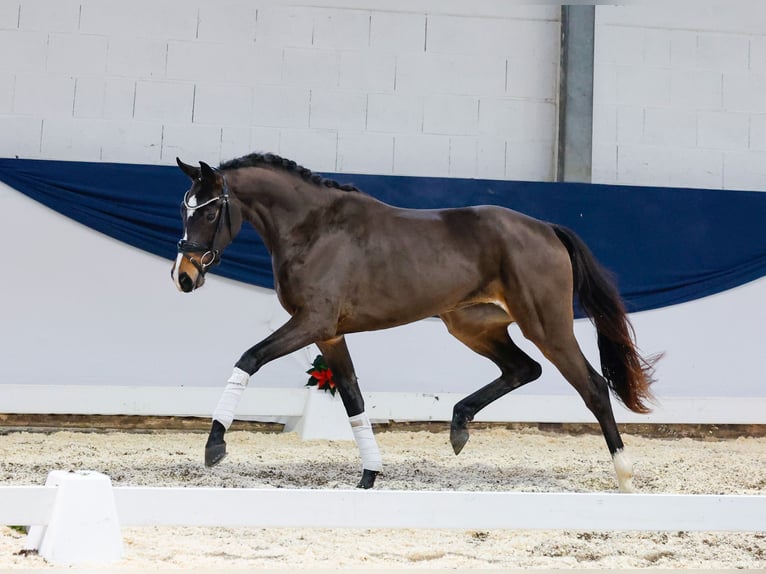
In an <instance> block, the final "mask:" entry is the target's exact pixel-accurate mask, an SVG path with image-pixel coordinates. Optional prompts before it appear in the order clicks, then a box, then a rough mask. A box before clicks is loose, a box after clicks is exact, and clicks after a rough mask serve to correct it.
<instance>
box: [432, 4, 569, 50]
mask: <svg viewBox="0 0 766 574" xmlns="http://www.w3.org/2000/svg"><path fill="white" fill-rule="evenodd" d="M558 37H559V24H558V22H552V21H545V20H531V19H524V18H519V19H516V18H514V19H510V18H508V19H506V18H485V17H464V16H452V15H435V14H432V15H429V16H428V31H427V40H426V42H427V44H426V51H427V52H434V53H442V54H468V55H472V56H475V57H477V58H483V57H486V56H487V55H489V54H492V55H499V56H503V57H506V56H513V57H516V58H519V59H533V58H536V57H538V56H539V55H540V54H545V55H546V56H545V57H546V58H548V57H552V55H553V53H554V52H553V51H552V50H551V46H549V44H550V45H553V46H555V45H557V42H558Z"/></svg>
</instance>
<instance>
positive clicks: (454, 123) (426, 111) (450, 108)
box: [423, 95, 479, 135]
mask: <svg viewBox="0 0 766 574" xmlns="http://www.w3.org/2000/svg"><path fill="white" fill-rule="evenodd" d="M478 122H479V99H478V98H476V97H473V96H442V95H433V96H426V98H425V102H424V106H423V132H424V133H427V134H428V133H430V134H455V135H474V134H476V131H477V128H478Z"/></svg>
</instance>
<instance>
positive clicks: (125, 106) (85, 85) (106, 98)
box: [74, 77, 136, 119]
mask: <svg viewBox="0 0 766 574" xmlns="http://www.w3.org/2000/svg"><path fill="white" fill-rule="evenodd" d="M135 92H136V83H135V82H134V81H133V80H129V79H125V78H110V79H106V80H104V79H101V78H90V77H82V78H77V80H76V84H75V94H74V117H76V118H78V117H79V118H106V119H127V118H132V117H133V103H134V97H135Z"/></svg>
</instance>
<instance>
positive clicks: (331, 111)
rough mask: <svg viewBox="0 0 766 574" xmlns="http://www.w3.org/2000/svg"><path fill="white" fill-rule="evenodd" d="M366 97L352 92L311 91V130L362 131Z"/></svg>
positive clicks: (365, 114)
mask: <svg viewBox="0 0 766 574" xmlns="http://www.w3.org/2000/svg"><path fill="white" fill-rule="evenodd" d="M366 117H367V96H366V95H365V94H359V93H354V92H345V91H337V90H323V89H316V90H312V91H311V116H310V119H309V125H310V126H311V127H312V128H328V129H335V130H342V129H345V130H363V129H364V126H365V121H366Z"/></svg>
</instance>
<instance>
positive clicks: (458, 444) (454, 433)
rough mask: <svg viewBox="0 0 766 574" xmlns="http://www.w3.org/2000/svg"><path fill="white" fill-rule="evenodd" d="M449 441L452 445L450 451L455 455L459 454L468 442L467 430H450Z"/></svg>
mask: <svg viewBox="0 0 766 574" xmlns="http://www.w3.org/2000/svg"><path fill="white" fill-rule="evenodd" d="M449 441H450V442H451V443H452V450H454V451H455V454H460V451H461V450H463V447H464V446H465V443H467V442H468V430H467V429H455V428H453V429H450V433H449Z"/></svg>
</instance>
